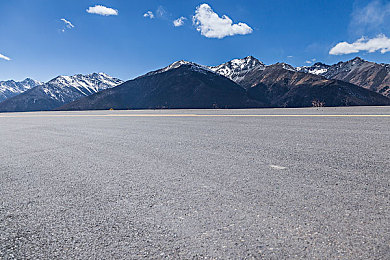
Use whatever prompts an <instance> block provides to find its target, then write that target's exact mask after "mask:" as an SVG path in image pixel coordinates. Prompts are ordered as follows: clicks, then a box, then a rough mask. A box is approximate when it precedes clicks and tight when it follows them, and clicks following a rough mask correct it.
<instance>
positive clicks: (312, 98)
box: [241, 63, 390, 107]
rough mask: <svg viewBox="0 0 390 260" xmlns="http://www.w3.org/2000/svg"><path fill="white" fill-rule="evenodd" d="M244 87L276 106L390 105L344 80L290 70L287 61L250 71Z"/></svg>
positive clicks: (386, 100)
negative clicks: (259, 70) (260, 69)
mask: <svg viewBox="0 0 390 260" xmlns="http://www.w3.org/2000/svg"><path fill="white" fill-rule="evenodd" d="M241 86H243V87H244V88H246V89H247V92H248V96H249V97H250V98H251V99H255V100H257V101H260V102H262V103H266V104H269V105H270V106H272V107H308V106H312V105H313V104H314V103H315V105H319V104H321V105H324V106H358V105H360V106H366V105H390V99H389V98H387V97H384V96H382V95H380V94H378V93H375V92H373V91H370V90H367V89H364V88H362V87H359V86H356V85H354V84H351V83H347V82H344V81H341V80H330V79H327V78H325V77H322V76H319V75H314V74H310V73H303V72H298V71H293V70H289V69H286V67H285V65H284V64H280V63H278V64H274V65H271V66H267V67H266V69H264V70H263V71H261V72H258V71H252V72H249V73H247V74H246V76H245V79H244V80H242V81H241Z"/></svg>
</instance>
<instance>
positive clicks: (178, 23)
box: [173, 16, 187, 27]
mask: <svg viewBox="0 0 390 260" xmlns="http://www.w3.org/2000/svg"><path fill="white" fill-rule="evenodd" d="M185 20H187V18H185V17H184V16H182V17H180V18H177V19H176V20H174V21H173V25H174V26H175V27H180V26H183V25H184V21H185Z"/></svg>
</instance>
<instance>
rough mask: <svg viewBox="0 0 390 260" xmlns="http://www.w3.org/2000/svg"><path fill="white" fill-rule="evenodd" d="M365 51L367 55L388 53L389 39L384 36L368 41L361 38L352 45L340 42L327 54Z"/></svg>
mask: <svg viewBox="0 0 390 260" xmlns="http://www.w3.org/2000/svg"><path fill="white" fill-rule="evenodd" d="M361 51H367V52H369V53H373V52H377V51H380V52H381V53H382V54H383V53H386V52H389V51H390V39H389V38H387V37H386V35H384V34H380V35H378V36H377V37H375V38H372V39H368V38H365V37H362V38H360V39H358V40H357V41H355V42H353V43H348V42H340V43H338V44H337V45H336V46H334V47H333V48H332V49H331V50H330V51H329V54H331V55H342V54H351V53H358V52H361Z"/></svg>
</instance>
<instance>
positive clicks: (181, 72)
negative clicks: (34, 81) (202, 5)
mask: <svg viewBox="0 0 390 260" xmlns="http://www.w3.org/2000/svg"><path fill="white" fill-rule="evenodd" d="M261 106H264V105H263V104H261V103H260V102H257V101H250V100H249V99H248V98H247V96H246V92H245V89H243V88H242V87H240V86H239V85H237V84H236V83H234V82H233V81H231V80H229V79H228V78H225V77H223V76H220V75H218V74H216V73H214V72H212V71H210V70H208V69H207V68H205V67H204V66H200V65H197V64H194V63H189V62H183V61H181V62H177V63H174V64H172V65H170V66H168V67H167V68H164V69H162V70H158V71H155V72H151V73H148V74H146V75H144V76H141V77H139V78H136V79H134V80H130V81H127V82H125V83H123V84H122V85H120V86H118V87H116V88H113V89H108V90H105V91H102V92H100V93H97V94H94V95H92V96H89V97H86V98H82V99H80V100H77V101H75V102H72V103H70V104H68V105H65V106H63V107H61V108H60V110H89V109H110V108H113V109H159V108H176V109H184V108H245V107H261Z"/></svg>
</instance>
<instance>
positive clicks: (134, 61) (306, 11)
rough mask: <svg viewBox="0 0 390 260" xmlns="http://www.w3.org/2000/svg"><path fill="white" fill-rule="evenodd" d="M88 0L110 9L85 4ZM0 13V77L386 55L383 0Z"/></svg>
mask: <svg viewBox="0 0 390 260" xmlns="http://www.w3.org/2000/svg"><path fill="white" fill-rule="evenodd" d="M204 4H206V5H204ZM97 5H101V6H104V7H107V8H112V9H113V10H112V9H104V8H103V9H102V8H101V7H100V8H99V7H98V8H92V9H89V10H90V12H87V9H88V8H90V7H95V6H97ZM197 8H198V9H197ZM102 10H103V11H102ZM196 10H198V11H196ZM0 12H1V15H0V35H1V37H0V80H7V79H15V80H22V79H24V78H26V77H31V78H34V79H37V80H41V81H47V80H49V79H51V78H54V77H55V76H57V75H73V74H77V73H82V74H85V73H92V72H105V73H107V74H109V75H112V76H116V77H119V78H121V79H124V80H127V79H131V78H134V77H136V76H138V75H141V74H143V73H146V72H148V71H150V70H154V69H157V68H160V67H163V66H166V65H168V64H170V63H172V62H174V61H176V60H181V59H185V60H191V61H195V62H198V63H200V64H205V65H217V64H220V63H223V62H226V61H228V60H231V59H234V58H242V57H245V56H248V55H253V56H255V57H257V58H258V59H260V60H261V61H263V62H264V63H266V64H271V63H275V62H287V63H290V64H292V65H294V66H301V65H307V64H309V63H308V62H310V61H311V62H313V61H322V62H325V63H331V64H332V63H335V62H338V61H340V60H348V59H351V58H353V57H355V56H361V57H363V58H364V59H367V60H371V61H376V62H386V63H389V62H390V61H389V55H390V54H389V53H390V52H388V51H389V50H390V43H389V42H390V40H389V39H388V38H387V36H389V37H390V32H389V30H390V26H389V25H390V1H382V0H342V1H340V0H316V1H313V0H272V1H270V0H241V1H239V0H234V1H233V0H208V1H199V0H198V1H193V0H185V1H183V0H180V1H179V0H143V1H130V0H55V1H53V0H0ZM99 12H100V14H96V13H99ZM105 12H108V13H107V14H110V15H101V14H106V13H105ZM148 12H149V13H148ZM145 14H148V15H146V16H145ZM223 15H226V16H227V17H228V18H229V19H231V22H232V24H229V20H228V18H227V17H225V18H223ZM194 16H196V20H195V22H197V23H196V24H194V23H193V17H194ZM180 17H184V18H182V19H181V21H179V20H178V21H177V22H176V25H181V26H177V27H175V26H174V23H173V22H174V20H176V19H178V18H180ZM216 17H217V18H216ZM218 17H219V18H218ZM151 18H153V19H151ZM61 19H65V20H61ZM240 22H241V24H239V23H240ZM362 37H365V38H362ZM342 42H344V43H342ZM340 43H341V44H340ZM331 50H332V51H331ZM330 52H331V53H330ZM336 54H337V55H336ZM8 59H10V60H8Z"/></svg>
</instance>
